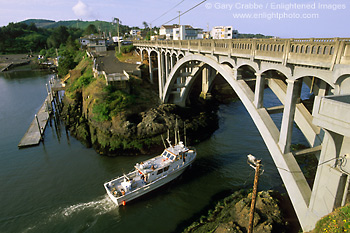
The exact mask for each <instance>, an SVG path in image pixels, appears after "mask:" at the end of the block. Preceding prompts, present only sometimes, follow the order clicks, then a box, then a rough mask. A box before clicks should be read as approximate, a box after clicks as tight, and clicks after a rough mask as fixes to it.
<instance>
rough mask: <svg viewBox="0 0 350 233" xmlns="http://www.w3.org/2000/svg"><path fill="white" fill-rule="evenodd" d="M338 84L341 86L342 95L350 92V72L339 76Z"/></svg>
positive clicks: (340, 92)
mask: <svg viewBox="0 0 350 233" xmlns="http://www.w3.org/2000/svg"><path fill="white" fill-rule="evenodd" d="M336 85H337V86H338V88H339V94H340V95H345V94H346V95H349V94H350V74H345V75H342V76H340V77H339V78H338V80H337V82H336Z"/></svg>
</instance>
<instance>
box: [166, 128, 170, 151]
mask: <svg viewBox="0 0 350 233" xmlns="http://www.w3.org/2000/svg"><path fill="white" fill-rule="evenodd" d="M169 139H170V130H169V129H168V137H167V139H166V141H167V142H168V143H169V146H170V147H171V141H170V140H169Z"/></svg>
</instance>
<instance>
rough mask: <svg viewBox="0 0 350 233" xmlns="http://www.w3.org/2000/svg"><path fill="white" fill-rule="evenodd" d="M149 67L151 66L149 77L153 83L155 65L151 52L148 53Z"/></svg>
mask: <svg viewBox="0 0 350 233" xmlns="http://www.w3.org/2000/svg"><path fill="white" fill-rule="evenodd" d="M148 64H149V65H148V68H149V79H150V81H151V83H153V67H152V58H151V53H148Z"/></svg>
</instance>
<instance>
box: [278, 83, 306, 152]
mask: <svg viewBox="0 0 350 233" xmlns="http://www.w3.org/2000/svg"><path fill="white" fill-rule="evenodd" d="M286 81H287V83H288V85H287V93H286V99H285V104H284V110H283V117H282V125H281V131H280V137H279V141H278V145H279V147H280V149H281V152H282V154H286V153H289V152H290V145H291V141H292V130H293V123H294V115H295V108H296V104H297V102H298V100H299V97H300V92H301V82H300V80H288V79H287V80H286Z"/></svg>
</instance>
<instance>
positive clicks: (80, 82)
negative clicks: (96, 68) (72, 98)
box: [68, 58, 94, 92]
mask: <svg viewBox="0 0 350 233" xmlns="http://www.w3.org/2000/svg"><path fill="white" fill-rule="evenodd" d="M85 61H87V62H88V65H87V67H86V68H85V69H84V71H83V74H82V75H81V76H80V77H79V78H78V79H76V80H74V81H73V82H72V83H70V85H69V88H68V92H74V91H76V90H78V89H81V88H83V87H87V86H88V85H89V84H90V83H91V82H92V81H93V80H94V79H93V78H94V75H93V74H92V61H91V59H89V58H85Z"/></svg>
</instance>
